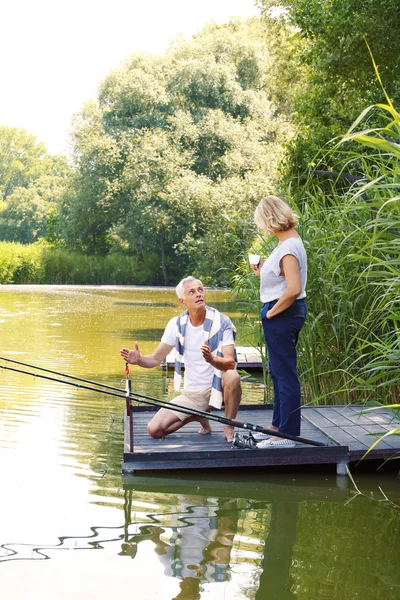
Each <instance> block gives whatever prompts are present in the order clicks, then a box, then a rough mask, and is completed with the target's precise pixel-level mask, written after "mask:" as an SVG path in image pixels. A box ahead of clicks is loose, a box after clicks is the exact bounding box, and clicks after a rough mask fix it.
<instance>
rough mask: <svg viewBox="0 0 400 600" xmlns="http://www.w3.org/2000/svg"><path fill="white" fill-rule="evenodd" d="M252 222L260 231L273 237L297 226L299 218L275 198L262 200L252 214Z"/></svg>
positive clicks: (284, 203)
mask: <svg viewBox="0 0 400 600" xmlns="http://www.w3.org/2000/svg"><path fill="white" fill-rule="evenodd" d="M254 220H255V222H256V224H257V226H258V227H259V228H260V229H263V230H264V231H265V232H266V233H267V234H269V235H273V234H274V233H277V232H278V231H287V230H288V229H291V228H292V227H295V225H297V223H298V220H299V217H298V215H296V213H295V212H293V211H292V209H291V208H290V206H288V205H287V204H286V202H284V201H283V200H281V199H280V198H278V197H277V196H267V197H266V198H263V199H262V200H261V202H260V203H259V205H258V206H257V208H256V210H255V212H254Z"/></svg>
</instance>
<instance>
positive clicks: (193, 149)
mask: <svg viewBox="0 0 400 600" xmlns="http://www.w3.org/2000/svg"><path fill="white" fill-rule="evenodd" d="M285 31H286V29H285V27H284V26H283V25H281V24H277V23H276V21H274V22H272V21H271V23H270V24H266V23H263V22H262V20H261V19H254V20H249V21H232V22H231V23H229V24H228V25H225V26H219V25H211V26H207V27H206V28H205V29H204V30H203V31H202V32H200V33H199V34H198V35H197V36H195V37H194V38H193V40H191V41H190V42H186V41H182V40H181V41H178V42H176V43H174V44H172V45H171V47H170V49H169V50H168V51H167V53H166V54H165V55H164V56H162V57H146V56H143V55H134V56H132V57H131V58H130V59H128V60H127V61H125V63H124V64H123V65H121V67H120V68H118V69H116V70H114V71H113V72H111V73H110V75H109V76H108V77H106V78H105V80H104V81H103V82H102V84H101V85H100V88H99V97H98V102H97V103H89V104H88V105H87V106H86V107H85V108H84V110H83V111H82V112H81V113H80V114H79V115H77V116H76V118H75V121H74V128H73V143H74V160H75V165H76V167H77V172H76V177H75V179H74V182H73V184H72V185H71V186H70V188H69V189H68V190H67V191H66V193H65V195H64V197H63V201H62V203H61V204H60V213H59V214H60V222H61V224H62V228H63V231H64V238H65V241H66V243H67V245H69V246H74V247H76V246H77V247H78V248H80V249H81V250H83V251H85V252H88V253H94V252H97V253H98V252H100V253H104V254H106V253H107V252H112V251H114V250H122V251H124V252H128V253H130V254H132V256H134V257H135V258H136V259H137V262H138V264H143V265H148V268H149V274H148V276H149V277H152V278H153V279H152V281H153V282H154V283H155V282H159V281H162V282H164V283H168V282H170V281H172V280H174V279H177V278H179V277H180V276H181V274H182V273H184V272H186V271H187V269H197V268H198V267H200V265H201V267H200V268H201V269H203V270H204V272H205V274H206V275H207V269H208V268H209V266H210V265H211V264H212V265H214V264H215V262H214V258H213V257H214V256H215V255H216V254H218V251H219V250H222V248H218V245H222V246H223V247H224V249H225V246H226V245H227V244H226V237H224V236H223V235H221V232H223V231H226V230H227V229H229V230H233V231H235V232H236V234H237V236H241V237H243V239H247V237H248V235H247V234H245V231H244V230H245V229H246V227H247V229H248V225H245V224H246V223H247V221H248V216H249V214H251V213H252V210H253V207H254V203H255V202H256V200H258V198H256V196H257V195H258V194H259V193H260V190H261V183H259V182H262V192H261V193H265V192H266V191H267V190H268V189H271V188H272V187H273V185H274V181H275V179H276V177H277V165H278V163H279V160H280V159H281V157H282V148H283V145H284V143H285V142H286V141H287V139H288V138H289V137H290V135H291V127H290V121H289V119H288V113H287V106H286V105H284V102H282V105H280V104H279V103H278V101H277V100H276V99H277V98H278V97H279V95H278V93H277V90H278V85H277V83H276V81H275V80H274V79H273V77H272V74H273V73H274V67H273V60H272V59H271V56H270V53H271V51H272V50H271V48H272V46H273V44H272V42H271V40H272V38H273V37H274V36H275V37H278V38H279V40H280V41H281V42H282V40H283V39H284V38H285V35H286V34H285ZM278 32H279V35H278ZM289 38H290V36H289V35H288V36H287V39H288V40H289ZM275 43H276V39H275ZM288 44H289V42H288ZM266 70H267V73H268V76H266ZM272 80H273V84H272V83H271V85H270V82H272ZM283 96H284V93H282V97H283ZM285 98H286V96H285ZM230 194H232V197H230V196H229V195H230ZM235 221H236V222H239V221H240V222H241V225H240V226H239V227H236V226H234V222H235ZM247 229H246V232H247ZM239 246H240V245H234V246H231V251H230V252H226V253H223V255H224V258H225V257H227V259H228V261H229V265H230V266H233V264H234V262H235V260H236V256H237V252H238V251H239V250H240V247H239ZM205 248H207V251H205ZM208 248H209V249H208ZM221 256H222V254H221ZM194 257H196V258H194ZM229 265H227V266H229ZM150 267H151V268H150ZM199 274H203V273H199ZM208 275H209V274H208ZM220 281H222V280H220ZM148 282H149V283H150V282H151V280H149V281H148ZM216 282H218V281H217V280H216Z"/></svg>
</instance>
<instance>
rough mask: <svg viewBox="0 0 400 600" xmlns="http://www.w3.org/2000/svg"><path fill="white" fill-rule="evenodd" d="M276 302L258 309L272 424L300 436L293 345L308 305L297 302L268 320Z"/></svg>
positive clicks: (294, 349)
mask: <svg viewBox="0 0 400 600" xmlns="http://www.w3.org/2000/svg"><path fill="white" fill-rule="evenodd" d="M276 302H277V300H272V301H271V302H267V303H266V304H264V305H263V307H262V309H261V319H262V325H263V330H264V337H265V344H266V346H267V351H268V368H269V372H270V375H271V379H272V384H273V388H274V411H273V416H272V425H274V426H275V427H278V429H279V431H280V432H281V433H288V434H289V435H299V434H300V405H301V396H300V382H299V378H298V375H297V352H296V345H297V340H298V339H299V333H300V329H301V328H302V327H303V325H304V321H305V318H306V314H307V304H306V301H305V300H304V299H302V300H296V301H295V302H293V304H292V305H291V306H289V308H287V309H286V310H284V311H283V312H281V313H279V315H276V317H272V319H267V318H266V316H265V315H266V314H267V312H268V311H269V310H270V309H271V308H272V307H273V306H274V304H276Z"/></svg>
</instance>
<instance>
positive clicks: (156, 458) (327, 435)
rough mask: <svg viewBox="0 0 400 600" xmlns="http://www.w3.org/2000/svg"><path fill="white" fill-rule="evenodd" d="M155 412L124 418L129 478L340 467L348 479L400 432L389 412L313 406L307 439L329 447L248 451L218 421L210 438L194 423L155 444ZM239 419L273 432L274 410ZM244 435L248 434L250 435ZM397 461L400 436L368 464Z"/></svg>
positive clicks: (250, 411) (252, 410) (305, 425)
mask: <svg viewBox="0 0 400 600" xmlns="http://www.w3.org/2000/svg"><path fill="white" fill-rule="evenodd" d="M155 410H156V409H154V408H153V407H148V406H142V405H140V406H133V407H132V413H131V414H132V419H130V417H129V416H127V415H125V416H124V433H125V440H124V457H123V465H122V471H123V473H124V474H129V473H137V472H139V471H159V470H165V469H171V470H175V469H215V468H224V469H227V468H235V469H237V468H240V467H263V466H268V467H270V466H275V467H279V466H287V465H310V464H312V465H317V464H331V465H336V470H337V473H338V474H341V475H342V474H343V475H345V474H346V472H347V471H346V466H347V465H349V464H350V463H352V462H355V461H358V460H360V459H361V458H362V457H363V456H364V454H365V452H366V451H367V450H368V449H369V448H370V446H371V445H372V444H373V443H374V441H375V440H376V439H377V436H378V437H380V436H382V435H383V434H385V433H387V432H388V431H391V430H393V429H396V428H399V427H400V418H399V416H398V414H397V415H396V413H394V412H393V411H392V410H389V409H379V410H374V411H370V412H365V407H364V406H354V405H350V406H319V407H311V406H309V407H303V408H302V412H301V421H302V423H301V436H303V437H305V438H308V439H311V440H315V441H317V442H322V443H323V444H324V446H311V445H305V444H302V443H296V445H295V447H292V448H284V447H281V448H269V449H263V450H261V449H258V448H257V449H247V448H246V449H242V448H236V447H233V446H232V445H231V444H228V443H227V442H226V441H225V439H224V436H223V425H222V424H220V423H218V422H215V421H213V422H211V426H212V429H213V432H212V433H211V434H210V435H205V436H201V435H198V433H197V431H198V429H199V424H198V423H196V422H194V423H189V424H188V425H185V426H184V427H183V428H182V429H181V430H179V431H177V432H176V433H173V434H171V435H169V436H167V437H166V438H164V439H162V440H155V439H152V438H151V437H150V436H149V435H148V434H147V430H146V428H147V423H148V421H149V420H150V419H151V417H152V416H153V414H154V412H155ZM217 414H218V411H217ZM220 414H221V415H223V412H220ZM237 419H240V420H241V421H245V422H247V423H252V424H257V425H262V426H264V427H268V426H269V425H270V424H271V419H272V406H271V405H244V406H241V408H240V410H239V413H238V415H237ZM238 431H239V432H240V433H242V434H244V435H247V433H248V432H246V430H244V429H238ZM394 456H400V436H389V437H387V438H385V440H382V441H381V442H380V443H379V444H378V445H377V446H376V447H375V448H374V449H373V450H372V451H371V452H370V453H369V454H368V455H367V456H366V458H365V460H369V459H379V460H386V459H389V458H392V457H394Z"/></svg>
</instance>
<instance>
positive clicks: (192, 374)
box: [161, 317, 235, 392]
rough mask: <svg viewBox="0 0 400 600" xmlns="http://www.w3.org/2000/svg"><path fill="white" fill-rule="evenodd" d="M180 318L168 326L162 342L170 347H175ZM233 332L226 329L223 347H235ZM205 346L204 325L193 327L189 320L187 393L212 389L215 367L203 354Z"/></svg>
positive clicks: (184, 356) (186, 351)
mask: <svg viewBox="0 0 400 600" xmlns="http://www.w3.org/2000/svg"><path fill="white" fill-rule="evenodd" d="M177 318H178V317H173V318H172V319H171V320H170V321H169V322H168V324H167V326H166V328H165V331H164V334H163V336H162V338H161V341H162V342H163V343H164V344H168V345H169V346H175V340H176V330H177V324H176V320H177ZM234 343H235V342H234V339H233V331H232V329H225V330H224V332H223V337H222V346H233V345H234ZM203 344H204V328H203V325H199V326H198V327H193V325H192V324H191V322H190V319H188V322H187V325H186V334H185V347H184V354H183V360H184V365H185V373H184V379H183V389H184V391H186V392H202V391H203V390H206V389H207V388H209V387H211V385H212V380H213V376H214V367H213V366H212V365H210V363H208V362H206V361H205V360H204V358H203V355H202V353H201V350H200V348H201V346H202V345H203Z"/></svg>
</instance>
